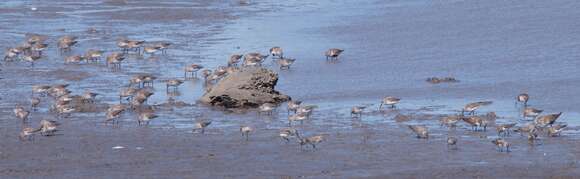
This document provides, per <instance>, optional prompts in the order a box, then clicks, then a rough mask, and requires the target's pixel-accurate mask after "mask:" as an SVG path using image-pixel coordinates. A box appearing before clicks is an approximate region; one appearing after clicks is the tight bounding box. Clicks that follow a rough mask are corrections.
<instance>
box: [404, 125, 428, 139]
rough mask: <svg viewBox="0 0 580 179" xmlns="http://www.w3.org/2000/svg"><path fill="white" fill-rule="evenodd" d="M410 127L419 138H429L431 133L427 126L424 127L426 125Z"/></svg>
mask: <svg viewBox="0 0 580 179" xmlns="http://www.w3.org/2000/svg"><path fill="white" fill-rule="evenodd" d="M408 127H409V129H411V130H412V131H413V132H414V133H415V134H416V135H417V138H423V139H428V138H429V131H428V129H427V127H426V126H424V125H409V126H408Z"/></svg>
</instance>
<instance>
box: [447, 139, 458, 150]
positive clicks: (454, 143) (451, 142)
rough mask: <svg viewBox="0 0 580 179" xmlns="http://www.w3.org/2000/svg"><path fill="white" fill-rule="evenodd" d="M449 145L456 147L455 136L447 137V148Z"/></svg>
mask: <svg viewBox="0 0 580 179" xmlns="http://www.w3.org/2000/svg"><path fill="white" fill-rule="evenodd" d="M450 147H453V148H454V149H455V148H457V138H455V137H447V149H449V148H450Z"/></svg>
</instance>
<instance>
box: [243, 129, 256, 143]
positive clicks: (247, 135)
mask: <svg viewBox="0 0 580 179" xmlns="http://www.w3.org/2000/svg"><path fill="white" fill-rule="evenodd" d="M252 132H254V128H252V127H250V126H241V127H240V133H242V137H244V136H246V141H248V140H249V137H250V133H252Z"/></svg>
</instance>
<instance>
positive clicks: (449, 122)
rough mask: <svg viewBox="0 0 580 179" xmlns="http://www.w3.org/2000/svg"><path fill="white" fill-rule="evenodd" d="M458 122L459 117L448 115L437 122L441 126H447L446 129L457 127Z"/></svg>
mask: <svg viewBox="0 0 580 179" xmlns="http://www.w3.org/2000/svg"><path fill="white" fill-rule="evenodd" d="M459 120H461V117H459V116H457V115H449V116H445V117H442V118H441V119H440V120H439V122H440V123H441V126H447V127H448V128H455V127H456V126H457V122H459Z"/></svg>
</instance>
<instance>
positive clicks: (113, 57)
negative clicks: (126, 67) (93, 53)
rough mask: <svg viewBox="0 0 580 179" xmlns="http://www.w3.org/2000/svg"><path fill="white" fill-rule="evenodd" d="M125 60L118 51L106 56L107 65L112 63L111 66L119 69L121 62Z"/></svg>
mask: <svg viewBox="0 0 580 179" xmlns="http://www.w3.org/2000/svg"><path fill="white" fill-rule="evenodd" d="M123 60H125V55H124V54H122V53H119V52H113V53H111V54H109V56H107V66H108V65H113V68H117V69H120V68H121V62H123Z"/></svg>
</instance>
